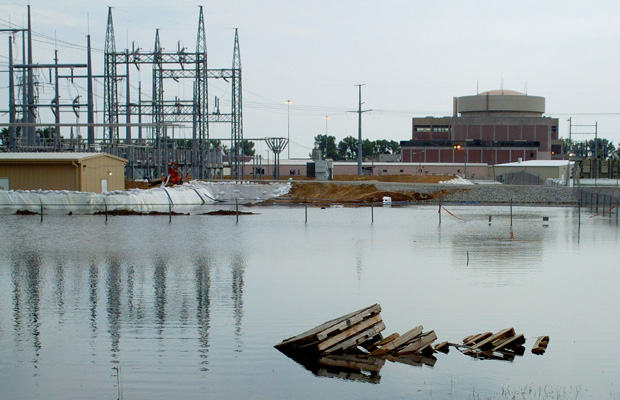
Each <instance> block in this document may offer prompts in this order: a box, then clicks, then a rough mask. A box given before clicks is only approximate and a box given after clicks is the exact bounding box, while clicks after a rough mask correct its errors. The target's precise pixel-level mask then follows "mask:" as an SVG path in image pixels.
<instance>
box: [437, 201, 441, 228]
mask: <svg viewBox="0 0 620 400" xmlns="http://www.w3.org/2000/svg"><path fill="white" fill-rule="evenodd" d="M437 212H438V213H439V225H441V201H440V202H439V211H437Z"/></svg>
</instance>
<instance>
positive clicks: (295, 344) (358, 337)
mask: <svg viewBox="0 0 620 400" xmlns="http://www.w3.org/2000/svg"><path fill="white" fill-rule="evenodd" d="M384 329H385V324H384V323H383V321H382V319H381V306H380V305H379V304H374V305H372V306H370V307H366V308H362V309H361V310H358V311H355V312H352V313H350V314H346V315H343V316H342V317H339V318H335V319H332V320H331V321H327V322H324V323H322V324H321V325H319V326H316V327H314V328H312V329H309V330H307V331H306V332H303V333H300V334H299V335H297V336H293V337H291V338H288V339H285V340H283V341H282V342H280V343H278V344H276V345H275V347H276V348H277V349H288V350H290V349H298V350H304V351H316V352H318V353H321V354H330V353H334V352H339V351H346V350H349V349H351V348H355V347H357V346H358V345H360V344H362V343H366V342H369V341H372V340H373V339H376V340H374V341H375V342H377V341H379V340H381V339H383V338H382V337H381V336H380V333H381V331H383V330H384Z"/></svg>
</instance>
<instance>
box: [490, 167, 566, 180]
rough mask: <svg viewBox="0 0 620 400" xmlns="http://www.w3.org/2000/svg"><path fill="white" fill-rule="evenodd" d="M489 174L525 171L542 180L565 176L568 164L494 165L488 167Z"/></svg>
mask: <svg viewBox="0 0 620 400" xmlns="http://www.w3.org/2000/svg"><path fill="white" fill-rule="evenodd" d="M489 169H490V170H491V171H490V175H491V176H500V175H504V174H510V173H514V172H526V173H528V174H532V175H536V176H538V177H540V179H542V180H543V181H545V180H547V179H558V178H566V176H567V174H568V173H569V172H568V165H558V166H548V167H542V166H536V167H528V166H497V165H496V166H494V167H489Z"/></svg>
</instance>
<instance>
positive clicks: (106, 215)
mask: <svg viewBox="0 0 620 400" xmlns="http://www.w3.org/2000/svg"><path fill="white" fill-rule="evenodd" d="M103 208H104V210H105V222H106V224H107V223H108V203H106V201H105V199H104V200H103Z"/></svg>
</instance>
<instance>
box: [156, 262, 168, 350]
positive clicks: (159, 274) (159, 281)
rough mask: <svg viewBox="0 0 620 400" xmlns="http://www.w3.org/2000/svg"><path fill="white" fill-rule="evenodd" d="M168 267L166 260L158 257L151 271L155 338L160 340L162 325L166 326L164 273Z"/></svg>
mask: <svg viewBox="0 0 620 400" xmlns="http://www.w3.org/2000/svg"><path fill="white" fill-rule="evenodd" d="M167 270H168V266H167V265H166V260H165V259H164V258H163V257H162V256H161V255H160V256H157V258H156V259H155V270H154V271H153V289H155V318H156V320H157V336H158V338H159V339H160V340H162V339H163V337H164V325H165V324H166V273H167Z"/></svg>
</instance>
